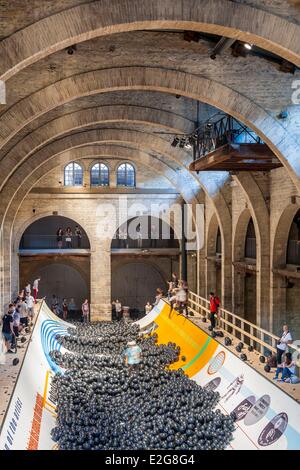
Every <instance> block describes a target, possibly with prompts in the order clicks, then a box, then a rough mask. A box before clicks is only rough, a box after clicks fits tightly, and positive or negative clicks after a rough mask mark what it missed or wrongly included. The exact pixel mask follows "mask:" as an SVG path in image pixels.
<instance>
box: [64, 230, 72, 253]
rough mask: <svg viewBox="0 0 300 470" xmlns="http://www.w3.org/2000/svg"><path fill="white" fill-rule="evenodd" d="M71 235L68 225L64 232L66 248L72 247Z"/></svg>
mask: <svg viewBox="0 0 300 470" xmlns="http://www.w3.org/2000/svg"><path fill="white" fill-rule="evenodd" d="M72 236H73V233H72V230H71V227H68V228H67V230H66V234H65V240H66V247H67V248H68V249H69V248H72Z"/></svg>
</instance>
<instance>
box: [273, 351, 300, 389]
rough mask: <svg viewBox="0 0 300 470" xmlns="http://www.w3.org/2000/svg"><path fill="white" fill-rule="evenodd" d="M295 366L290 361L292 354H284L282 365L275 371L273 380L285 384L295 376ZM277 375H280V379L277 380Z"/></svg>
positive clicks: (291, 360)
mask: <svg viewBox="0 0 300 470" xmlns="http://www.w3.org/2000/svg"><path fill="white" fill-rule="evenodd" d="M295 371H296V364H295V362H294V361H293V359H292V354H291V353H290V352H287V353H285V359H284V361H283V362H282V364H279V365H278V366H277V369H276V374H275V377H273V380H278V381H279V382H285V381H286V379H289V378H291V377H292V376H293V375H295ZM279 374H281V379H279Z"/></svg>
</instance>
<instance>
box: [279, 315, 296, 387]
mask: <svg viewBox="0 0 300 470" xmlns="http://www.w3.org/2000/svg"><path fill="white" fill-rule="evenodd" d="M282 330H283V331H282V335H281V338H280V339H279V341H278V344H277V354H276V364H277V369H276V373H275V376H274V377H273V380H276V381H279V382H288V383H299V378H298V376H297V375H296V362H295V361H294V360H293V356H292V354H291V353H290V352H289V345H290V344H292V343H293V338H292V335H291V333H290V331H289V327H288V325H286V324H284V325H283V327H282ZM280 376H281V378H280Z"/></svg>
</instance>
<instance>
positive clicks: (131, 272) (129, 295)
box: [111, 215, 180, 313]
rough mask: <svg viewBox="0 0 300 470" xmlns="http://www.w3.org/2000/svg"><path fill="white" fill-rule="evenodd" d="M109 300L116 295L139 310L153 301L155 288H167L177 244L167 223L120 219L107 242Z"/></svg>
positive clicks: (176, 265)
mask: <svg viewBox="0 0 300 470" xmlns="http://www.w3.org/2000/svg"><path fill="white" fill-rule="evenodd" d="M111 253H112V262H111V272H112V276H111V279H112V281H111V283H112V285H111V287H112V289H111V292H112V300H116V298H118V299H119V300H120V301H121V302H122V304H123V305H128V306H129V307H130V308H131V309H133V310H138V311H139V313H142V312H144V307H145V305H146V302H147V301H148V300H149V301H150V302H151V303H153V302H154V298H155V293H156V289H157V288H158V287H159V288H161V289H162V290H163V291H164V292H166V290H167V281H168V280H169V279H171V275H172V272H174V271H175V272H177V273H178V271H179V255H180V247H179V242H178V239H177V238H176V236H175V233H174V230H173V228H172V227H170V225H169V224H167V222H165V221H164V220H162V219H160V218H158V217H152V216H147V215H143V216H138V217H134V218H131V219H129V220H127V221H126V222H124V223H123V224H122V225H121V226H120V227H119V228H118V230H117V232H116V234H115V236H114V237H113V240H112V243H111Z"/></svg>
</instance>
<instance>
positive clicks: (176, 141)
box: [171, 137, 180, 147]
mask: <svg viewBox="0 0 300 470" xmlns="http://www.w3.org/2000/svg"><path fill="white" fill-rule="evenodd" d="M179 142H180V139H179V138H178V137H175V138H174V140H173V142H172V143H171V145H172V147H177V145H178V144H179Z"/></svg>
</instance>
